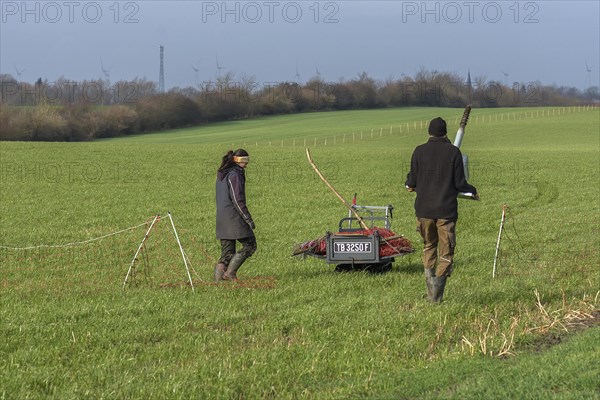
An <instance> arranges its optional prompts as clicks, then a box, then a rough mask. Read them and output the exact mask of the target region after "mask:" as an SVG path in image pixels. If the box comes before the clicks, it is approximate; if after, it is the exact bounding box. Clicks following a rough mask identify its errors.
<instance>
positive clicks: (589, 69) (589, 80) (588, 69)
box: [585, 60, 592, 87]
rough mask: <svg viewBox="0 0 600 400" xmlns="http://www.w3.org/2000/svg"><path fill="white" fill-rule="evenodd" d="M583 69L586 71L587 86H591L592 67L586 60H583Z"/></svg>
mask: <svg viewBox="0 0 600 400" xmlns="http://www.w3.org/2000/svg"><path fill="white" fill-rule="evenodd" d="M585 70H586V71H587V73H588V87H591V86H592V69H591V68H590V67H589V66H588V63H587V60H586V61H585Z"/></svg>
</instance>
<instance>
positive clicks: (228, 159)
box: [219, 149, 250, 171]
mask: <svg viewBox="0 0 600 400" xmlns="http://www.w3.org/2000/svg"><path fill="white" fill-rule="evenodd" d="M249 155H250V154H248V152H247V151H246V150H244V149H237V150H236V151H233V150H229V151H228V152H227V154H225V155H224V156H223V159H222V161H221V166H220V167H219V171H223V170H226V169H228V168H229V167H231V166H232V165H234V164H235V161H233V157H234V156H235V157H248V156H249Z"/></svg>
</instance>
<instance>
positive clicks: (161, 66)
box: [158, 46, 165, 93]
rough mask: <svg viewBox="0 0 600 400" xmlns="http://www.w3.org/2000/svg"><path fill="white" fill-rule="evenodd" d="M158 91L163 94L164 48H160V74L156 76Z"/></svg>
mask: <svg viewBox="0 0 600 400" xmlns="http://www.w3.org/2000/svg"><path fill="white" fill-rule="evenodd" d="M158 91H159V92H160V93H164V92H165V47H164V46H160V72H159V74H158Z"/></svg>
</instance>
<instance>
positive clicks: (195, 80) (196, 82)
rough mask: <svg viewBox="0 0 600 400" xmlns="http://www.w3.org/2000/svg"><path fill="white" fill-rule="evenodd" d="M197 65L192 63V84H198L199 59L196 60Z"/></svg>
mask: <svg viewBox="0 0 600 400" xmlns="http://www.w3.org/2000/svg"><path fill="white" fill-rule="evenodd" d="M197 65H198V66H197V67H195V66H193V65H192V69H193V70H194V84H195V85H196V86H198V72H199V71H200V60H198V64H197Z"/></svg>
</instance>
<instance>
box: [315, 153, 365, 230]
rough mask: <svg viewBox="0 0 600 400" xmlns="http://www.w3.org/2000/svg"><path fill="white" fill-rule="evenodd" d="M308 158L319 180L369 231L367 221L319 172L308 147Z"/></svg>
mask: <svg viewBox="0 0 600 400" xmlns="http://www.w3.org/2000/svg"><path fill="white" fill-rule="evenodd" d="M306 157H308V162H309V163H310V165H311V167H313V169H314V170H315V172H316V173H317V175H319V178H321V180H322V181H323V182H325V184H326V185H327V187H328V188H329V189H331V191H332V192H333V193H334V194H335V195H336V196H337V198H338V199H340V201H341V202H342V203H343V204H344V205H345V206H346V207H347V208H348V209H349V210H350V211H351V212H352V214H354V216H355V217H356V220H357V221H358V223H359V224H360V226H362V227H363V229H365V230H368V229H369V228H368V227H367V224H365V221H363V219H362V218H361V217H360V215H358V213H357V212H356V210H355V209H354V208H352V206H351V205H350V204H348V202H347V201H346V200H345V199H344V198H343V197H342V196H341V195H340V194H339V193H338V191H337V190H335V188H334V187H333V186H332V185H331V184H330V183H329V182H328V181H327V179H325V177H324V176H323V174H321V171H319V168H317V166H316V165H315V162H314V161H313V159H312V157H311V156H310V150H309V149H308V147H307V148H306Z"/></svg>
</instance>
